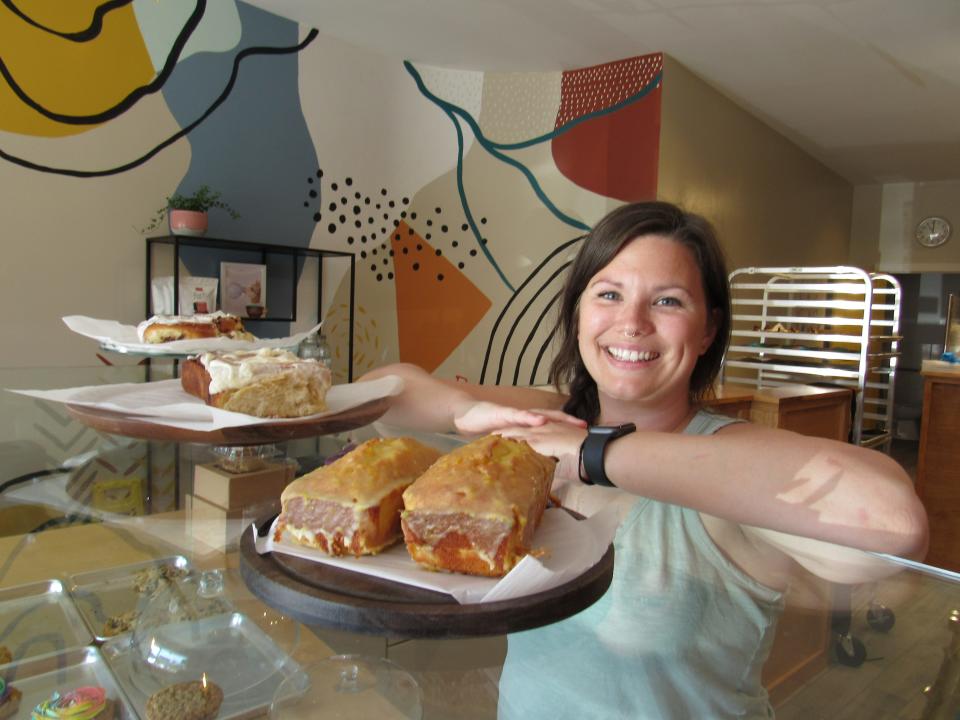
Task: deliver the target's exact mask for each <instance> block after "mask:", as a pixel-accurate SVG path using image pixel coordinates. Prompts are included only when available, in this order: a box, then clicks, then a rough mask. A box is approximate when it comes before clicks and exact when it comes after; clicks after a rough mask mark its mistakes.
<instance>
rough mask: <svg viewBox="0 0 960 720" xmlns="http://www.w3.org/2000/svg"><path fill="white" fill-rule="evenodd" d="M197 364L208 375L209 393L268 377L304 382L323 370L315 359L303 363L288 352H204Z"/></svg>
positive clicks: (265, 350) (235, 387) (267, 349)
mask: <svg viewBox="0 0 960 720" xmlns="http://www.w3.org/2000/svg"><path fill="white" fill-rule="evenodd" d="M200 362H201V363H203V366H204V367H205V368H206V369H207V372H208V373H210V394H211V395H215V394H216V393H220V392H223V391H224V390H236V389H237V388H241V387H243V386H245V385H249V384H250V383H252V382H255V381H257V380H262V379H263V378H265V377H266V376H269V375H277V374H280V373H293V374H294V375H302V376H303V378H304V380H306V379H307V378H309V377H310V376H314V375H317V374H322V372H323V371H324V370H326V368H325V367H324V366H323V365H321V364H320V363H318V362H317V361H316V360H304V359H301V358H299V357H297V356H296V355H294V354H293V353H292V352H290V351H289V350H281V349H278V348H261V349H259V350H237V351H234V352H229V353H224V352H221V353H204V354H203V355H201V356H200Z"/></svg>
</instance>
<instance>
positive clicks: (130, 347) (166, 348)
mask: <svg viewBox="0 0 960 720" xmlns="http://www.w3.org/2000/svg"><path fill="white" fill-rule="evenodd" d="M63 322H64V324H65V325H66V326H67V327H68V328H70V329H71V330H73V331H74V332H75V333H78V334H80V335H84V336H85V337H88V338H92V339H93V340H96V341H97V342H99V343H101V344H103V346H104V347H106V348H108V349H111V350H117V351H119V352H130V353H144V354H147V355H189V354H191V353H201V352H209V351H211V350H257V349H259V348H295V347H296V346H297V345H299V344H300V342H301V341H303V340H304V339H305V338H306V337H307V336H308V335H310V334H312V333H315V332H317V331H318V330H319V329H320V325H322V323H321V324H319V325H316V326H314V327H312V328H311V329H309V330H307V331H306V332H302V333H297V334H296V335H291V336H289V337H282V338H258V339H256V340H232V339H230V338H225V337H218V338H203V339H200V340H174V341H173V342H167V343H145V342H141V341H140V336H139V335H137V327H136V325H122V324H120V323H118V322H117V321H116V320H98V319H97V318H91V317H86V316H84V315H67V316H66V317H64V318H63Z"/></svg>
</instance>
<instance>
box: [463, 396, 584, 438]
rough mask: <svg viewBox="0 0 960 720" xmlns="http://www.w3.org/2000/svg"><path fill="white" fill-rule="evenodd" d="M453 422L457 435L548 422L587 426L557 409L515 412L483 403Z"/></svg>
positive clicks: (493, 404) (504, 406)
mask: <svg viewBox="0 0 960 720" xmlns="http://www.w3.org/2000/svg"><path fill="white" fill-rule="evenodd" d="M453 422H454V425H455V427H456V428H457V431H458V432H461V433H465V434H468V435H474V434H477V435H479V434H486V433H490V432H497V431H500V430H503V429H504V428H516V427H539V426H542V425H545V424H546V423H550V422H554V423H557V424H564V425H569V426H571V427H575V428H585V427H586V426H587V423H586V422H585V421H584V420H580V419H579V418H575V417H574V416H573V415H567V413H565V412H562V411H560V410H518V409H517V408H512V407H507V406H506V405H497V404H496V403H491V402H485V401H480V402H475V403H472V404H471V405H470V406H469V407H468V408H467V409H466V411H464V412H463V413H461V414H459V415H457V416H456V417H454V420H453ZM501 434H503V433H501Z"/></svg>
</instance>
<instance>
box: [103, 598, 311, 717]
mask: <svg viewBox="0 0 960 720" xmlns="http://www.w3.org/2000/svg"><path fill="white" fill-rule="evenodd" d="M135 639H136V634H128V635H127V636H125V637H118V638H114V639H111V640H109V641H108V642H106V643H105V644H104V645H103V648H102V649H103V654H104V657H105V658H106V661H107V664H108V665H109V666H110V668H111V669H112V670H113V672H114V675H115V676H116V679H117V682H118V683H119V684H120V686H121V688H122V689H123V691H124V692H125V693H126V695H127V697H128V698H129V699H130V701H131V703H132V704H133V706H134V708H135V709H136V710H137V712H138V713H140V714H141V715H145V708H146V703H147V698H148V697H150V695H152V694H153V693H155V692H157V691H158V690H161V689H162V688H164V687H167V686H168V685H172V684H174V683H178V682H187V681H191V680H200V679H201V677H202V676H203V675H204V674H206V676H207V679H208V680H210V681H212V682H214V683H216V684H217V685H219V686H220V689H221V690H223V704H222V705H221V706H220V712H219V714H218V715H217V718H218V720H226V719H227V718H253V717H261V716H263V715H264V714H265V713H266V712H267V710H268V709H269V707H270V703H271V701H272V700H273V697H274V694H275V693H276V691H277V689H278V688H279V687H280V684H281V683H282V682H283V681H285V680H289V682H288V683H287V686H286V687H287V688H288V689H291V690H293V691H294V692H303V691H305V690H306V688H307V686H308V684H309V681H308V677H307V675H306V673H305V672H304V671H303V670H302V669H301V668H300V666H299V665H298V664H297V663H296V662H294V661H293V660H292V659H291V658H290V656H289V655H287V654H286V653H284V652H283V651H282V650H281V649H280V648H279V647H277V645H276V644H275V643H274V642H273V641H272V640H271V639H270V638H269V637H268V636H267V635H266V634H265V633H264V632H263V631H262V630H261V629H260V628H259V627H257V626H256V624H254V623H253V621H251V620H250V619H249V618H247V616H246V615H243V614H241V613H233V614H230V615H218V616H215V617H209V618H203V619H201V620H196V621H192V622H183V623H175V624H171V625H165V626H160V627H157V628H154V631H153V632H151V633H150V636H149V638H148V637H144V638H142V643H141V644H140V646H138V645H137V644H136V643H135Z"/></svg>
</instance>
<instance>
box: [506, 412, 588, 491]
mask: <svg viewBox="0 0 960 720" xmlns="http://www.w3.org/2000/svg"><path fill="white" fill-rule="evenodd" d="M567 417H569V416H567ZM586 427H587V424H586V423H585V422H583V421H578V423H577V424H574V423H570V422H543V423H539V424H538V425H535V426H526V427H520V426H518V427H509V428H503V429H502V430H498V431H497V434H498V435H502V436H503V437H508V438H513V439H514V440H525V441H526V442H527V443H528V444H529V445H530V447H532V448H533V449H534V450H536V451H537V452H538V453H540V454H541V455H547V456H549V457H554V458H556V459H557V470H556V473H555V474H554V477H555V479H556V480H560V481H574V482H576V483H578V484H579V482H580V445H582V444H583V439H584V438H585V437H586V436H587V433H586Z"/></svg>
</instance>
